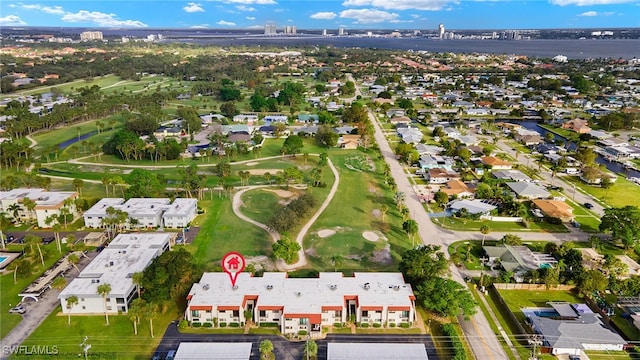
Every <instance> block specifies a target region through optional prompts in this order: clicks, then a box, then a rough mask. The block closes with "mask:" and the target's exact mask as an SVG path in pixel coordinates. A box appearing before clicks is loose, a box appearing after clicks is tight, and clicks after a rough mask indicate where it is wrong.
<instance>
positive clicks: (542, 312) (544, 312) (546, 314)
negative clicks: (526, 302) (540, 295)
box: [533, 310, 560, 317]
mask: <svg viewBox="0 0 640 360" xmlns="http://www.w3.org/2000/svg"><path fill="white" fill-rule="evenodd" d="M533 313H534V314H536V315H537V316H540V317H557V316H560V314H558V312H557V311H555V310H534V311H533Z"/></svg>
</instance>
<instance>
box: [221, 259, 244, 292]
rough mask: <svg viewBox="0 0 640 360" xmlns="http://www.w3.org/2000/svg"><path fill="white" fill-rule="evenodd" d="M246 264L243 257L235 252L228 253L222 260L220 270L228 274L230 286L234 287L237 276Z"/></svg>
mask: <svg viewBox="0 0 640 360" xmlns="http://www.w3.org/2000/svg"><path fill="white" fill-rule="evenodd" d="M246 264H247V262H246V261H245V260H244V257H242V255H240V253H237V252H230V253H228V254H227V255H225V256H224V257H223V258H222V270H224V272H226V273H227V274H229V278H230V279H231V286H236V280H237V279H238V274H240V273H241V272H242V270H244V266H245V265H246Z"/></svg>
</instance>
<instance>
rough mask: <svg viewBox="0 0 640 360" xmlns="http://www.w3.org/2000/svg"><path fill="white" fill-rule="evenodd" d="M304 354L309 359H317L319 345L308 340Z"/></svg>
mask: <svg viewBox="0 0 640 360" xmlns="http://www.w3.org/2000/svg"><path fill="white" fill-rule="evenodd" d="M304 354H305V356H307V358H308V357H312V358H315V357H316V355H318V344H316V342H315V340H307V342H306V343H305V345H304Z"/></svg>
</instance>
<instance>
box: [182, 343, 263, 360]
mask: <svg viewBox="0 0 640 360" xmlns="http://www.w3.org/2000/svg"><path fill="white" fill-rule="evenodd" d="M252 346H253V344H252V343H251V342H238V343H232V342H181V343H180V345H178V350H176V354H175V357H173V360H195V359H207V360H249V359H250V358H251V347H252Z"/></svg>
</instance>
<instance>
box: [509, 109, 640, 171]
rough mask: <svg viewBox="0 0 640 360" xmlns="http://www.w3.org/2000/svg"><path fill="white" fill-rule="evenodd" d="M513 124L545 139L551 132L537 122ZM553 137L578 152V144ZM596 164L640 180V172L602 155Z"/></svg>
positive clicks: (559, 137) (560, 137)
mask: <svg viewBox="0 0 640 360" xmlns="http://www.w3.org/2000/svg"><path fill="white" fill-rule="evenodd" d="M513 123H515V124H519V125H522V127H524V128H526V129H527V130H532V131H536V132H538V134H540V136H542V137H543V138H544V137H545V135H546V134H547V133H549V132H550V131H548V130H547V129H544V128H542V127H540V125H538V122H537V121H513ZM553 136H554V137H553V138H554V140H562V141H564V143H565V148H566V149H567V150H569V151H575V150H576V148H577V145H576V144H574V143H572V142H570V141H567V139H565V138H563V137H562V136H559V135H557V134H553ZM596 163H598V164H602V165H604V166H605V167H606V168H607V169H608V170H609V171H611V172H614V173H616V174H624V175H625V176H627V177H639V178H640V172H639V171H636V170H633V169H627V168H625V167H624V166H623V165H622V164H620V163H617V162H615V161H608V160H607V159H605V158H604V157H603V156H602V155H598V157H596Z"/></svg>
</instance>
